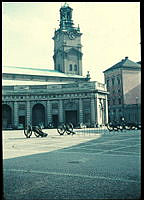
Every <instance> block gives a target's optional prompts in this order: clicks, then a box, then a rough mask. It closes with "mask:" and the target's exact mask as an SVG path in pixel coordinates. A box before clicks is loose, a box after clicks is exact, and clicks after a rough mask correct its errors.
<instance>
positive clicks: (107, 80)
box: [107, 80, 109, 88]
mask: <svg viewBox="0 0 144 200" xmlns="http://www.w3.org/2000/svg"><path fill="white" fill-rule="evenodd" d="M108 87H109V80H107V88H108Z"/></svg>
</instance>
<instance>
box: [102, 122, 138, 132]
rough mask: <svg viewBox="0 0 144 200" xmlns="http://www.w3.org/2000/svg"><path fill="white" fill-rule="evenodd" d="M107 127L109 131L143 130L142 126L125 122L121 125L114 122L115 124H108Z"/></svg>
mask: <svg viewBox="0 0 144 200" xmlns="http://www.w3.org/2000/svg"><path fill="white" fill-rule="evenodd" d="M106 126H107V129H108V130H109V131H119V130H120V131H123V130H135V129H141V125H139V124H136V123H134V122H125V121H123V122H121V123H118V122H115V121H113V122H110V123H108V124H107V125H106Z"/></svg>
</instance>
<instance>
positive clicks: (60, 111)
mask: <svg viewBox="0 0 144 200" xmlns="http://www.w3.org/2000/svg"><path fill="white" fill-rule="evenodd" d="M59 122H60V123H63V122H64V119H63V101H62V100H61V99H60V100H59Z"/></svg>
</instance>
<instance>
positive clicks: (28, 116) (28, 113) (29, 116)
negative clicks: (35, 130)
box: [26, 101, 32, 125]
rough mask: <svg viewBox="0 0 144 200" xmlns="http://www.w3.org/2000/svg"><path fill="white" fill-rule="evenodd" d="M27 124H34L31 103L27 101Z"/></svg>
mask: <svg viewBox="0 0 144 200" xmlns="http://www.w3.org/2000/svg"><path fill="white" fill-rule="evenodd" d="M26 108H27V110H26V124H27V125H28V124H32V122H31V108H30V101H27V104H26Z"/></svg>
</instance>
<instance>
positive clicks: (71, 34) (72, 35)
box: [68, 32, 76, 40]
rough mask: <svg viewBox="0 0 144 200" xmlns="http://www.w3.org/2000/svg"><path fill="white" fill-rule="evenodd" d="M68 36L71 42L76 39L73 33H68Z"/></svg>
mask: <svg viewBox="0 0 144 200" xmlns="http://www.w3.org/2000/svg"><path fill="white" fill-rule="evenodd" d="M68 36H69V39H71V40H72V39H75V38H76V34H75V33H74V32H70V33H69V35H68Z"/></svg>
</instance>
